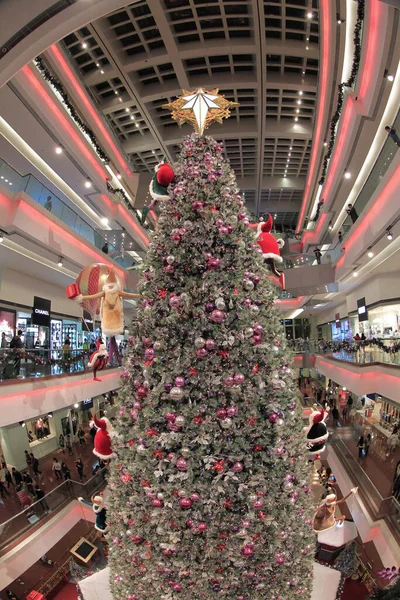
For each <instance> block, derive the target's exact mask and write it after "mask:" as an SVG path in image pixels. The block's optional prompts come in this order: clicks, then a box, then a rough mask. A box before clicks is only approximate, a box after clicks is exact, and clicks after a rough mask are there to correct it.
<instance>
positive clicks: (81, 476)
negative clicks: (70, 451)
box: [75, 458, 86, 481]
mask: <svg viewBox="0 0 400 600" xmlns="http://www.w3.org/2000/svg"><path fill="white" fill-rule="evenodd" d="M75 466H76V470H77V471H78V475H79V481H82V480H83V479H84V478H85V477H86V475H85V474H84V473H83V462H82V459H81V458H78V459H77V460H76V461H75Z"/></svg>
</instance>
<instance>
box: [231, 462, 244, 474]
mask: <svg viewBox="0 0 400 600" xmlns="http://www.w3.org/2000/svg"><path fill="white" fill-rule="evenodd" d="M241 471H243V465H242V463H241V462H239V461H237V462H235V464H234V465H233V472H234V473H240V472H241Z"/></svg>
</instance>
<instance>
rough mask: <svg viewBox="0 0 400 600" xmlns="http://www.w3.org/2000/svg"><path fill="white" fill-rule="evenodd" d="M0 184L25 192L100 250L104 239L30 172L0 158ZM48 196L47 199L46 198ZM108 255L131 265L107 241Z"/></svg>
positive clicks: (127, 257)
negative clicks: (23, 171)
mask: <svg viewBox="0 0 400 600" xmlns="http://www.w3.org/2000/svg"><path fill="white" fill-rule="evenodd" d="M0 184H1V185H4V186H5V187H7V188H9V189H10V191H12V192H14V193H15V192H25V193H26V194H27V195H28V196H29V197H30V198H32V199H33V200H35V201H36V202H37V203H38V204H40V205H41V206H43V207H44V208H46V210H48V211H49V212H51V214H52V215H54V216H55V217H57V218H58V219H60V220H61V221H62V222H63V223H65V224H66V225H68V227H71V229H73V230H74V231H76V232H77V233H79V235H81V236H82V237H84V238H85V239H86V240H88V242H90V243H91V244H93V245H94V246H96V248H98V249H99V250H101V249H102V248H103V246H104V244H105V242H106V239H105V238H104V237H103V236H102V235H101V234H100V233H99V232H98V231H97V230H96V229H94V228H93V227H91V226H90V225H89V224H88V223H86V221H84V220H83V219H82V217H80V216H79V215H78V213H76V212H75V211H74V210H72V208H70V207H69V206H68V205H67V204H66V203H65V202H63V200H61V199H60V198H58V196H56V195H55V194H54V193H53V192H51V191H50V190H49V189H48V188H47V187H46V186H45V185H43V184H42V183H41V182H40V181H39V180H38V179H36V177H35V176H34V175H32V173H29V174H28V175H21V174H20V173H18V171H16V170H15V169H14V168H13V167H11V166H10V165H9V164H8V163H7V162H6V161H5V160H3V159H2V158H0ZM48 198H50V200H49V201H47V199H48ZM108 256H109V257H110V258H112V259H113V260H115V262H117V263H118V264H120V265H121V266H122V267H124V268H127V267H130V266H132V259H131V257H130V256H124V257H123V256H121V255H120V252H119V250H118V249H117V248H116V247H115V246H113V245H112V244H111V243H110V242H108Z"/></svg>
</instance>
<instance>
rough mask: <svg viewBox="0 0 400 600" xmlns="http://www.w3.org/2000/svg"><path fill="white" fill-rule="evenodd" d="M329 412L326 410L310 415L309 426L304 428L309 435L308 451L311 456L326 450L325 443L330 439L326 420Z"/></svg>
mask: <svg viewBox="0 0 400 600" xmlns="http://www.w3.org/2000/svg"><path fill="white" fill-rule="evenodd" d="M327 417H328V412H326V413H325V411H324V409H323V408H321V409H320V410H317V411H314V412H312V413H311V415H310V419H309V425H308V427H305V428H304V431H305V432H306V433H307V450H308V452H309V453H310V454H318V453H319V452H323V451H324V450H325V442H326V440H327V439H328V437H329V433H328V429H327V427H326V423H325V420H326V418H327Z"/></svg>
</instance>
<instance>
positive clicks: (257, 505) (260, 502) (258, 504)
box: [254, 499, 264, 508]
mask: <svg viewBox="0 0 400 600" xmlns="http://www.w3.org/2000/svg"><path fill="white" fill-rule="evenodd" d="M263 506H264V500H261V499H259V500H256V501H255V502H254V508H262V507H263Z"/></svg>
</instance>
